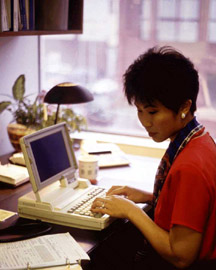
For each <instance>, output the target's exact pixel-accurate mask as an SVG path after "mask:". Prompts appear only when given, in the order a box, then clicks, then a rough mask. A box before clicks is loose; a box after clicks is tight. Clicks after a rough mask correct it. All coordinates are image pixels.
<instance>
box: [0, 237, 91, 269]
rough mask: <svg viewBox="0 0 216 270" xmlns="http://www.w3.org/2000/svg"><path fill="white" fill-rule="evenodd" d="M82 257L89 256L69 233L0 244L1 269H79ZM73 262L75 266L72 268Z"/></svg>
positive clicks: (86, 258)
mask: <svg viewBox="0 0 216 270" xmlns="http://www.w3.org/2000/svg"><path fill="white" fill-rule="evenodd" d="M8 250H10V252H8ZM82 260H90V258H89V256H88V254H87V253H86V252H85V251H84V250H83V249H82V247H81V246H80V245H79V244H78V243H77V242H76V240H75V239H74V238H73V237H72V236H71V235H70V234H69V233H58V234H50V235H43V236H38V237H35V238H31V239H27V240H22V241H16V242H8V243H1V244H0V262H1V264H0V269H1V270H2V269H4V270H22V269H41V268H43V269H44V268H45V269H65V268H62V267H60V266H67V268H66V269H81V268H80V267H79V264H80V262H81V261H82ZM73 265H75V266H76V268H72V266H73ZM57 266H58V268H55V267H57Z"/></svg>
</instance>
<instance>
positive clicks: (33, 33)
mask: <svg viewBox="0 0 216 270" xmlns="http://www.w3.org/2000/svg"><path fill="white" fill-rule="evenodd" d="M66 34H82V30H65V31H63V30H61V31H60V30H56V31H54V30H53V31H42V30H36V31H28V30H26V31H18V32H12V31H7V32H1V33H0V37H15V36H36V35H37V36H40V35H66Z"/></svg>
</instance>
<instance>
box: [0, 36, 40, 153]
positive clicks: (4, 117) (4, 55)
mask: <svg viewBox="0 0 216 270" xmlns="http://www.w3.org/2000/svg"><path fill="white" fill-rule="evenodd" d="M20 74H25V79H26V83H25V87H26V93H37V92H38V90H39V81H38V37H37V36H19V37H1V38H0V101H4V100H7V99H6V97H3V96H1V94H12V86H13V83H14V81H15V80H16V78H17V77H18V76H19V75H20ZM11 120H12V117H11V114H10V113H9V112H8V111H5V112H3V113H2V114H0V155H3V154H6V153H9V152H12V151H14V149H13V147H12V146H11V144H10V141H9V139H8V135H7V125H8V123H9V122H10V121H11Z"/></svg>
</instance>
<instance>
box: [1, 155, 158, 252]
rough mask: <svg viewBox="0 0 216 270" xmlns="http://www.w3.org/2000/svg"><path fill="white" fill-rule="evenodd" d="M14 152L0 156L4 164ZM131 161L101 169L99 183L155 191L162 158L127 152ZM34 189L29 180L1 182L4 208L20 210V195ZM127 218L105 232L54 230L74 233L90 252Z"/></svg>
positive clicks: (12, 220)
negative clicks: (14, 185) (16, 183)
mask: <svg viewBox="0 0 216 270" xmlns="http://www.w3.org/2000/svg"><path fill="white" fill-rule="evenodd" d="M9 157H10V154H8V155H4V156H2V157H0V161H1V162H2V164H5V163H8V158H9ZM127 157H128V159H129V160H130V166H127V167H116V168H109V169H100V170H99V181H98V185H100V186H103V187H105V188H110V187H111V186H113V185H130V186H134V187H136V188H140V189H144V190H148V191H152V188H153V183H154V176H155V172H156V169H157V166H158V163H159V159H154V158H149V157H141V156H134V155H127ZM30 190H31V184H30V183H29V182H27V183H25V184H23V185H21V186H19V187H17V188H11V187H10V186H8V185H6V184H3V183H0V209H5V210H10V211H15V212H17V202H18V198H19V197H20V196H22V195H24V194H25V193H27V192H29V191H30ZM17 218H18V216H17V217H14V218H12V219H10V220H9V221H8V222H3V223H2V224H1V225H3V226H1V228H3V227H7V226H9V225H10V224H11V223H12V222H16V219H17ZM122 222H124V221H123V220H117V222H114V223H113V224H111V225H110V226H109V227H108V228H106V229H104V230H102V231H91V230H83V229H77V228H72V227H66V226H61V225H56V224H53V229H52V230H51V232H50V233H60V232H70V234H71V235H72V236H73V237H74V238H75V240H76V241H77V242H78V243H79V244H80V245H81V246H82V247H83V249H84V250H85V251H86V252H87V253H88V254H90V253H91V250H92V249H94V248H95V247H96V246H98V245H99V244H100V242H101V241H103V240H104V239H105V238H106V237H107V236H109V234H111V233H112V232H113V231H114V230H115V228H117V227H119V226H121V225H120V224H121V223H122Z"/></svg>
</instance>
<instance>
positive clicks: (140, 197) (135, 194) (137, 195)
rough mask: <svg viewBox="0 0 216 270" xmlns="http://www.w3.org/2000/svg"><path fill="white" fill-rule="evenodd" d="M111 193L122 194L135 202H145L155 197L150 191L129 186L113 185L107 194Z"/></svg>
mask: <svg viewBox="0 0 216 270" xmlns="http://www.w3.org/2000/svg"><path fill="white" fill-rule="evenodd" d="M110 195H122V196H125V197H126V198H127V199H129V200H131V201H133V202H135V203H145V202H148V201H152V198H153V195H152V193H150V192H147V191H143V190H140V189H136V188H132V187H128V186H112V187H111V188H110V189H109V190H108V192H107V196H110Z"/></svg>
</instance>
